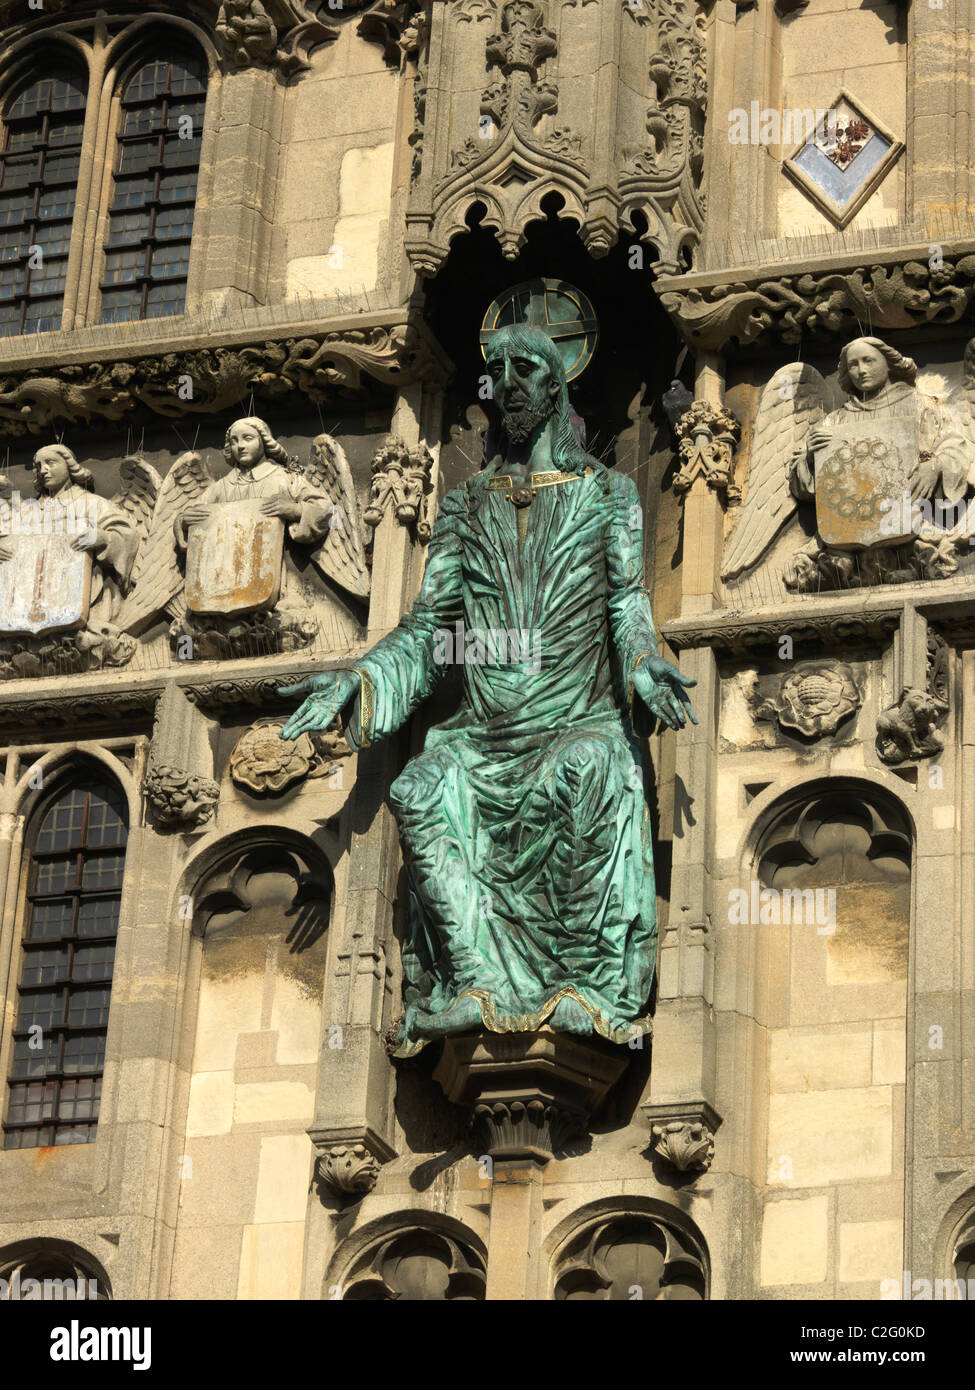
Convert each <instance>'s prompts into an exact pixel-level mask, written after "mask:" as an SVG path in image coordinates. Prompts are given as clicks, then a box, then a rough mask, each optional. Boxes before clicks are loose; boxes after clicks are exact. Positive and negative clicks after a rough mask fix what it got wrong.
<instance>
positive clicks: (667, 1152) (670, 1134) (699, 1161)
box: [640, 1100, 721, 1173]
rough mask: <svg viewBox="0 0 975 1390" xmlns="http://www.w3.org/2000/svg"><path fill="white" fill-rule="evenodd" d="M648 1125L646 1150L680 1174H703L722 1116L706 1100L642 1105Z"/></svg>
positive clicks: (708, 1165) (708, 1166) (707, 1164)
mask: <svg viewBox="0 0 975 1390" xmlns="http://www.w3.org/2000/svg"><path fill="white" fill-rule="evenodd" d="M640 1109H641V1110H642V1111H643V1113H644V1115H645V1116H646V1118H647V1120H648V1122H649V1124H650V1143H649V1145H648V1146H647V1147H648V1148H649V1149H652V1151H653V1152H654V1153H656V1154H658V1155H659V1157H660V1158H662V1159H663V1161H664V1162H665V1163H667V1164H669V1165H670V1167H671V1168H676V1169H677V1171H678V1172H680V1173H692V1172H694V1173H704V1172H707V1170H708V1169H709V1168H710V1166H711V1161H712V1159H713V1158H714V1136H715V1134H716V1133H717V1131H718V1127H719V1126H720V1124H721V1116H720V1115H719V1114H718V1112H717V1111H716V1110H715V1109H714V1107H713V1106H712V1105H710V1104H709V1103H708V1102H707V1101H706V1100H688V1101H678V1102H675V1103H674V1104H671V1105H668V1104H666V1103H663V1102H661V1103H658V1104H648V1105H642V1106H641V1107H640Z"/></svg>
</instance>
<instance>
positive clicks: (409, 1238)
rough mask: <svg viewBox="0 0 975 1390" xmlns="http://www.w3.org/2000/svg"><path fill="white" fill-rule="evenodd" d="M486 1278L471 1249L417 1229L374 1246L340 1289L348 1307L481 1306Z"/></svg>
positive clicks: (479, 1259)
mask: <svg viewBox="0 0 975 1390" xmlns="http://www.w3.org/2000/svg"><path fill="white" fill-rule="evenodd" d="M486 1278H487V1276H486V1273H485V1265H484V1260H483V1258H482V1257H481V1255H480V1254H479V1252H478V1251H477V1250H476V1249H475V1248H474V1246H473V1245H472V1244H469V1243H467V1242H466V1241H462V1240H460V1239H457V1238H455V1237H454V1236H453V1235H451V1234H449V1233H448V1232H441V1231H434V1230H429V1229H425V1228H419V1229H414V1230H407V1231H400V1232H398V1233H397V1234H395V1235H391V1236H388V1237H386V1238H385V1239H383V1240H379V1241H378V1242H376V1244H374V1245H373V1246H371V1247H370V1248H369V1250H367V1251H366V1252H365V1253H364V1254H362V1255H360V1257H359V1258H358V1260H356V1261H355V1263H354V1264H353V1266H352V1268H351V1270H350V1271H349V1275H348V1278H347V1279H346V1280H345V1281H343V1285H342V1286H340V1287H342V1288H343V1293H342V1297H343V1299H344V1300H345V1301H346V1302H347V1303H359V1302H366V1303H386V1302H395V1301H398V1300H405V1301H407V1302H418V1303H479V1302H482V1301H483V1299H484V1289H485V1285H486Z"/></svg>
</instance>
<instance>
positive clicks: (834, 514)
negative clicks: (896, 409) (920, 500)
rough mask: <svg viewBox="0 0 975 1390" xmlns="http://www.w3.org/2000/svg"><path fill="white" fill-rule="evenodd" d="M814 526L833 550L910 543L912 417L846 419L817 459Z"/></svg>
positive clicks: (914, 466)
mask: <svg viewBox="0 0 975 1390" xmlns="http://www.w3.org/2000/svg"><path fill="white" fill-rule="evenodd" d="M815 467H816V527H817V530H818V531H819V537H820V540H822V541H823V543H824V544H825V545H829V546H833V547H834V548H835V549H837V550H868V549H872V548H873V547H879V546H889V545H900V544H902V543H903V542H904V541H906V540H910V538H911V535H912V531H911V522H910V517H911V506H910V496H911V483H912V480H913V477H914V474H915V471H916V469H917V425H916V421H915V420H914V417H913V416H894V417H893V418H888V419H883V418H881V419H878V418H876V417H875V416H872V415H869V414H864V415H860V416H858V415H852V414H851V415H850V416H849V418H848V419H844V420H843V423H842V426H841V427H840V428H839V429H837V430H836V432H835V433H834V434H833V436H832V438H831V440H830V442H829V444H828V445H827V446H826V447H825V448H823V449H820V450H818V451H817V454H816V463H815Z"/></svg>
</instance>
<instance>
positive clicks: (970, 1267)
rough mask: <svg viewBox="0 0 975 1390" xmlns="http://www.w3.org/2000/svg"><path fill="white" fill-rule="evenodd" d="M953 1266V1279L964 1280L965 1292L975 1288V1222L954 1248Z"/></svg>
mask: <svg viewBox="0 0 975 1390" xmlns="http://www.w3.org/2000/svg"><path fill="white" fill-rule="evenodd" d="M954 1266H955V1270H954V1273H955V1278H956V1279H962V1280H964V1282H965V1288H966V1289H967V1290H971V1289H972V1288H973V1287H975V1222H973V1223H972V1225H971V1226H970V1227H969V1228H968V1230H967V1231H965V1232H964V1234H963V1235H962V1237H961V1239H960V1240H959V1241H958V1244H957V1246H956V1247H955V1259H954ZM969 1296H971V1295H970V1294H969Z"/></svg>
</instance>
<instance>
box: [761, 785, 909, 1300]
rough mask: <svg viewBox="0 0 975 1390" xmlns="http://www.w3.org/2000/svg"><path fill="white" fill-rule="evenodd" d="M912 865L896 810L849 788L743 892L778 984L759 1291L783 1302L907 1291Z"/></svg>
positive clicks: (770, 840) (812, 817) (811, 804)
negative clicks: (838, 1196) (891, 1284)
mask: <svg viewBox="0 0 975 1390" xmlns="http://www.w3.org/2000/svg"><path fill="white" fill-rule="evenodd" d="M911 863H912V839H911V833H910V829H909V825H908V821H907V817H906V815H905V814H904V812H903V811H902V810H901V808H900V806H899V805H898V804H897V803H896V802H894V801H893V799H891V798H889V797H887V796H886V795H881V794H880V793H879V792H878V790H877V789H876V788H875V787H872V786H868V785H866V784H858V783H856V782H854V781H853V780H852V779H851V780H850V781H849V783H845V782H844V783H840V782H838V781H837V782H835V783H833V784H831V786H830V788H829V789H828V790H825V789H823V790H818V791H817V790H812V791H810V792H809V793H808V794H807V795H806V796H805V797H804V798H802V799H799V800H794V801H793V802H792V803H791V804H790V805H788V807H787V808H785V809H783V810H780V811H779V812H778V814H777V815H775V816H774V817H773V819H772V821H771V823H770V824H769V825H768V828H767V829H766V832H765V835H764V837H763V839H762V842H761V845H760V847H759V852H758V858H757V875H756V881H755V882H753V883H752V884H750V885H749V888H750V890H751V896H752V899H753V900H754V901H755V902H756V903H757V920H754V919H752V918H751V916H750V921H751V926H752V928H753V929H756V928H757V930H758V931H759V933H761V935H762V936H763V938H764V940H765V942H766V948H765V949H767V952H768V955H767V960H768V967H767V970H768V980H769V988H768V996H767V1001H768V1012H767V1018H766V1020H765V1022H766V1036H767V1059H766V1060H767V1079H768V1131H767V1153H766V1163H767V1170H766V1176H765V1183H766V1188H765V1190H766V1198H765V1208H764V1222H763V1236H762V1247H761V1276H760V1277H761V1284H762V1287H763V1288H770V1287H775V1288H778V1289H780V1293H779V1294H778V1296H779V1297H821V1298H867V1297H877V1296H878V1293H877V1290H878V1288H879V1281H880V1280H881V1279H884V1278H888V1277H891V1278H898V1277H899V1270H900V1264H901V1240H902V1218H903V1207H904V1087H905V1068H906V1050H907V1049H906V1015H907V966H908V935H909V927H910V913H911ZM734 929H735V930H741V929H742V927H741V926H738V927H736V928H734ZM834 1188H836V1189H841V1191H842V1201H841V1206H840V1211H841V1216H840V1219H839V1221H838V1222H837V1223H835V1225H834V1222H833V1220H832V1218H831V1217H830V1214H829V1213H830V1199H829V1195H828V1194H829V1192H830V1191H831V1190H832V1189H834Z"/></svg>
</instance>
